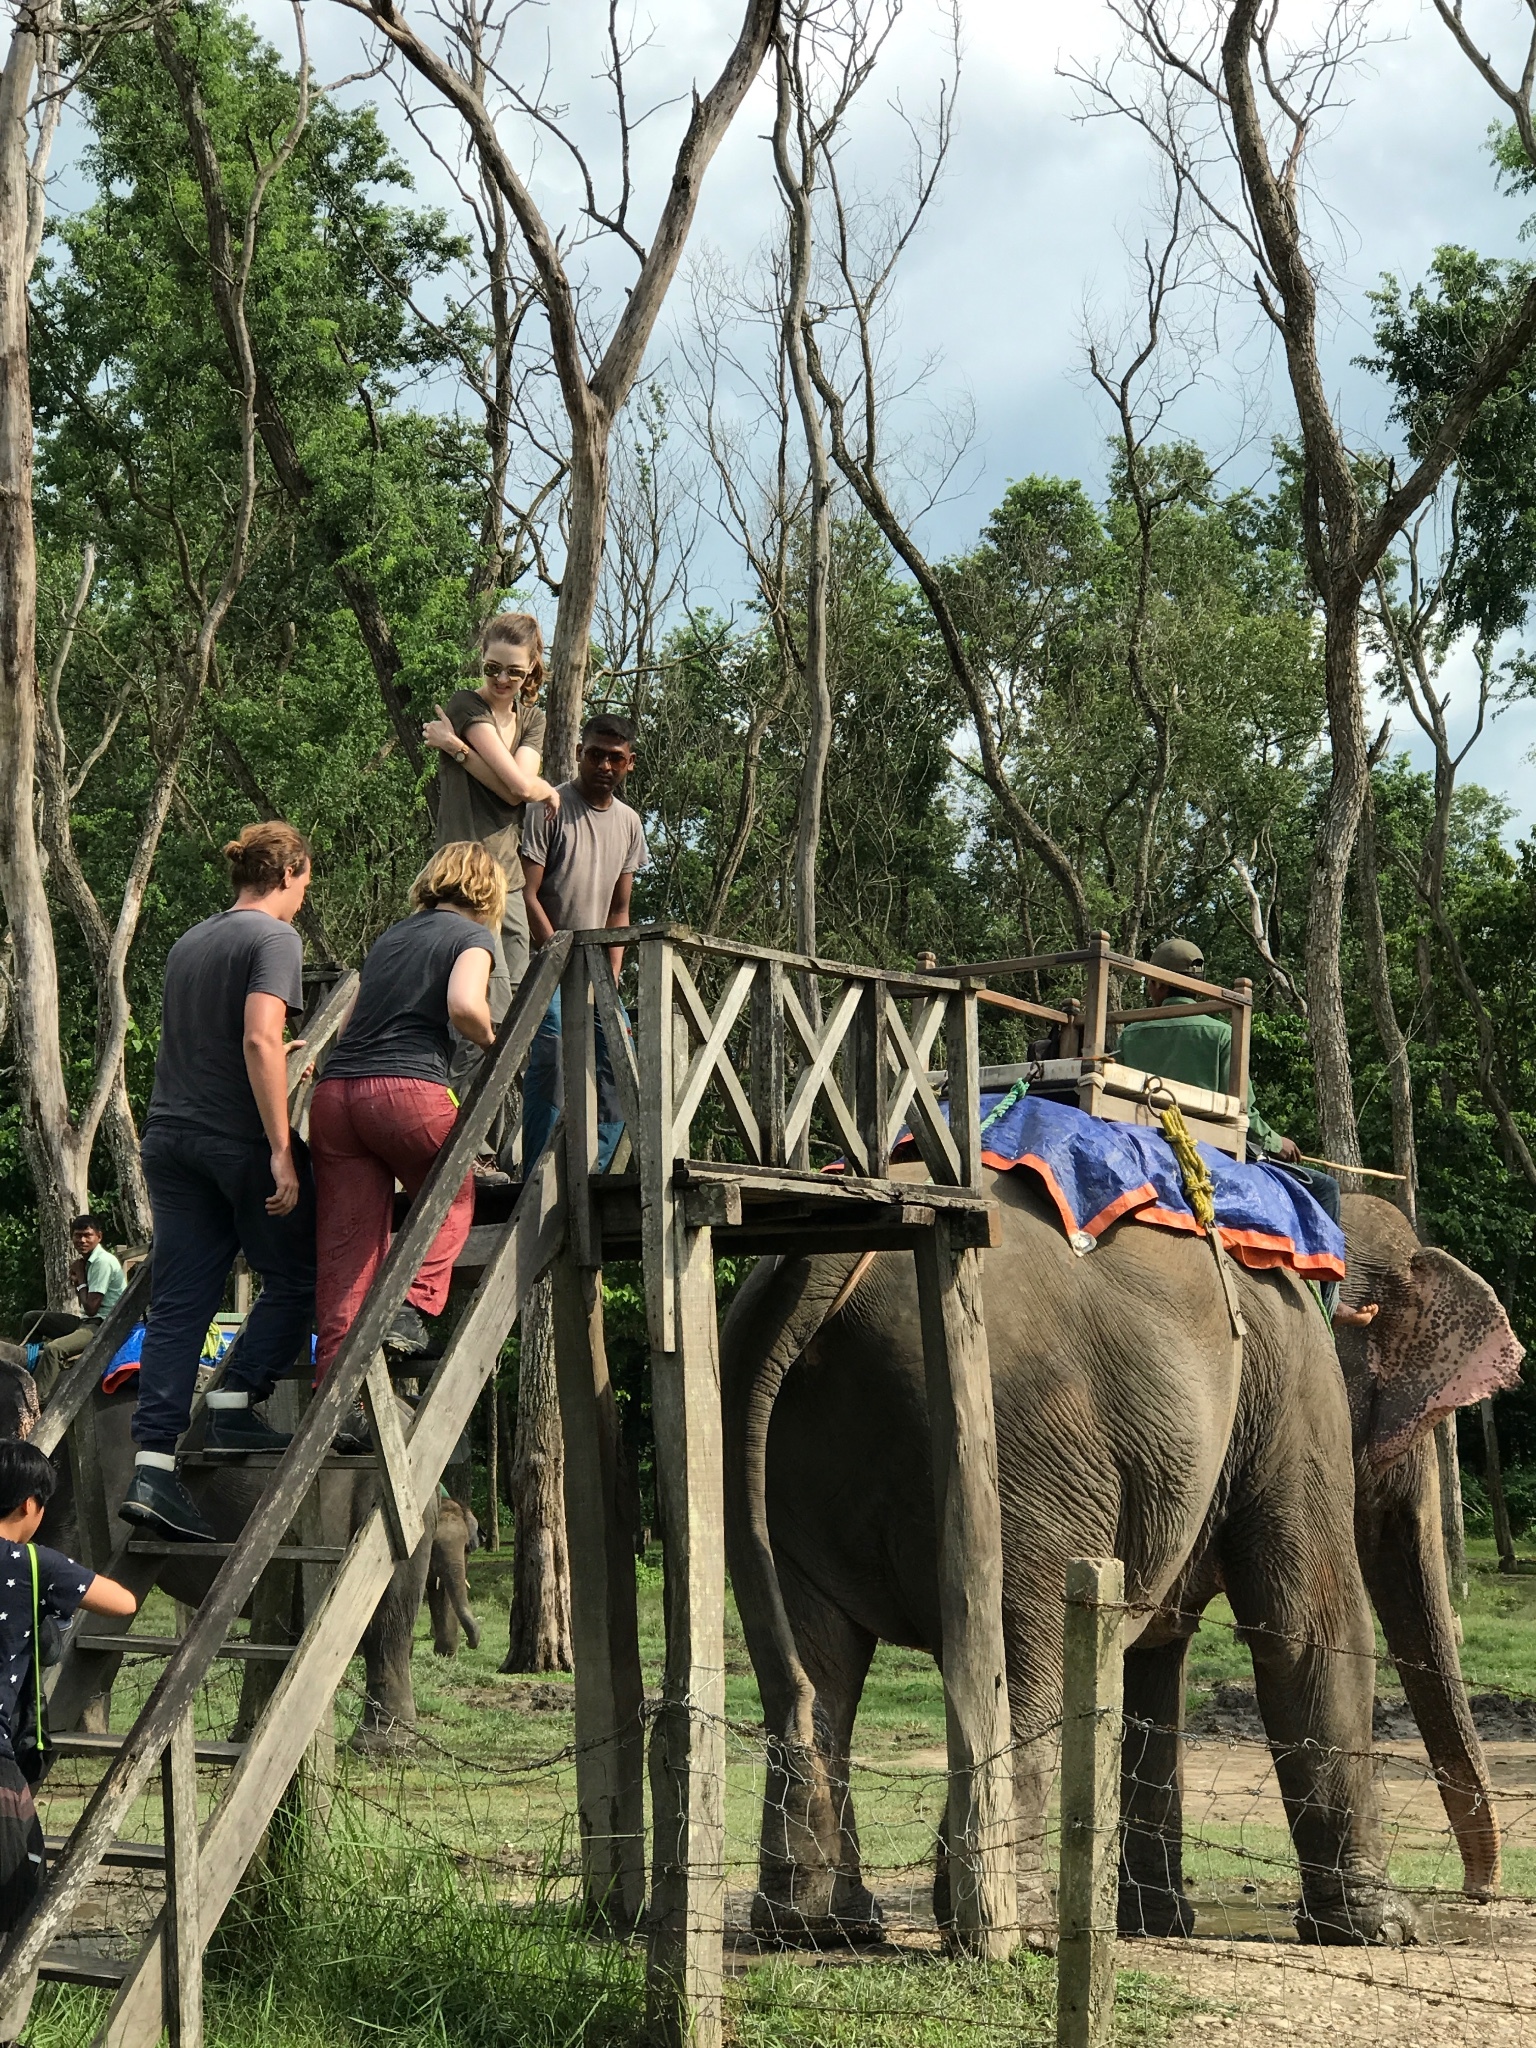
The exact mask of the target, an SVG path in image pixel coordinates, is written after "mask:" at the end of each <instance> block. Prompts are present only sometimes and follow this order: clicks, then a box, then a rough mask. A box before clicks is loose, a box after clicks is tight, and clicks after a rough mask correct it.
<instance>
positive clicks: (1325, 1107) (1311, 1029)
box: [1307, 591, 1370, 1166]
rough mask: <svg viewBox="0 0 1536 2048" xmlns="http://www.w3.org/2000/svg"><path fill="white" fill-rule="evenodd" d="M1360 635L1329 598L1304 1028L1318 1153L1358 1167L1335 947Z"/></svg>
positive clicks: (1351, 846) (1349, 611) (1346, 844)
mask: <svg viewBox="0 0 1536 2048" xmlns="http://www.w3.org/2000/svg"><path fill="white" fill-rule="evenodd" d="M1359 634H1360V599H1359V593H1358V591H1355V593H1354V595H1353V596H1352V597H1350V598H1349V599H1348V600H1347V601H1345V600H1344V599H1343V598H1342V597H1340V596H1338V595H1335V596H1334V597H1333V598H1332V599H1331V600H1330V602H1329V605H1328V616H1327V626H1326V635H1325V645H1324V664H1325V670H1326V676H1327V690H1328V730H1329V734H1330V737H1331V740H1332V746H1333V772H1332V775H1331V776H1330V778H1329V783H1328V793H1327V796H1326V797H1325V799H1324V803H1323V815H1322V818H1321V820H1320V822H1319V825H1318V833H1317V840H1316V844H1315V847H1314V850H1313V855H1312V878H1311V906H1312V907H1311V914H1310V916H1309V918H1308V920H1307V1030H1308V1035H1309V1036H1310V1038H1311V1041H1312V1071H1313V1078H1314V1081H1315V1084H1316V1088H1317V1109H1318V1118H1319V1121H1320V1123H1321V1125H1322V1140H1323V1150H1324V1152H1325V1153H1326V1154H1327V1156H1328V1157H1329V1158H1330V1159H1337V1160H1340V1161H1342V1162H1343V1164H1345V1165H1346V1166H1358V1165H1359V1164H1360V1132H1359V1127H1358V1125H1357V1124H1356V1121H1355V1100H1354V1088H1353V1083H1352V1080H1351V1073H1350V1061H1349V1033H1348V1029H1347V1026H1346V1023H1345V1017H1344V977H1343V973H1342V971H1341V967H1340V962H1339V946H1340V941H1341V939H1342V936H1343V931H1344V890H1345V885H1346V883H1347V882H1348V879H1349V870H1350V864H1351V861H1352V858H1353V855H1354V851H1355V839H1356V835H1357V833H1358V831H1359V828H1360V814H1361V812H1362V810H1363V809H1364V807H1365V801H1366V793H1367V790H1368V788H1369V781H1370V771H1369V768H1368V767H1367V754H1366V739H1365V720H1364V716H1363V712H1362V706H1361V700H1360V654H1359Z"/></svg>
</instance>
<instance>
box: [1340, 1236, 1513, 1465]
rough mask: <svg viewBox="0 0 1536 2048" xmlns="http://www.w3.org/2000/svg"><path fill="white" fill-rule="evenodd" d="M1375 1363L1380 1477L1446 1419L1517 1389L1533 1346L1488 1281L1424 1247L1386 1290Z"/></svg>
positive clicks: (1374, 1425) (1371, 1352) (1370, 1345)
mask: <svg viewBox="0 0 1536 2048" xmlns="http://www.w3.org/2000/svg"><path fill="white" fill-rule="evenodd" d="M1367 1356H1368V1359H1369V1362H1370V1369H1371V1374H1372V1377H1373V1378H1374V1380H1375V1383H1376V1387H1375V1393H1376V1398H1375V1401H1374V1404H1373V1406H1372V1410H1371V1425H1370V1434H1369V1438H1368V1443H1367V1450H1368V1454H1369V1457H1370V1461H1371V1463H1372V1465H1373V1466H1375V1467H1376V1469H1377V1470H1378V1471H1380V1469H1381V1468H1382V1467H1383V1466H1384V1465H1390V1464H1392V1463H1394V1462H1395V1460H1397V1459H1398V1458H1400V1457H1402V1455H1403V1453H1404V1452H1405V1451H1407V1450H1408V1449H1409V1448H1410V1447H1411V1446H1412V1445H1413V1444H1414V1443H1415V1442H1416V1441H1417V1439H1418V1438H1419V1437H1421V1436H1423V1435H1424V1434H1425V1433H1426V1432H1427V1431H1428V1430H1431V1429H1433V1427H1434V1426H1435V1424H1436V1423H1437V1422H1439V1421H1440V1420H1441V1418H1442V1417H1443V1416H1446V1415H1449V1414H1451V1413H1452V1412H1453V1410H1455V1409H1457V1408H1465V1407H1467V1406H1468V1405H1469V1404H1470V1403H1471V1402H1474V1401H1481V1400H1484V1399H1486V1398H1487V1397H1488V1396H1489V1395H1490V1394H1496V1393H1498V1392H1499V1391H1500V1390H1501V1389H1502V1388H1505V1387H1512V1386H1514V1385H1515V1384H1516V1383H1517V1382H1518V1380H1519V1378H1520V1361H1521V1359H1522V1358H1523V1357H1524V1356H1525V1346H1524V1345H1523V1344H1522V1343H1521V1342H1520V1340H1519V1338H1518V1337H1517V1336H1516V1335H1515V1333H1514V1331H1513V1330H1512V1329H1511V1328H1510V1325H1509V1318H1508V1316H1507V1315H1506V1314H1505V1313H1504V1305H1503V1303H1502V1302H1501V1301H1500V1300H1499V1297H1498V1296H1497V1295H1496V1294H1495V1293H1494V1291H1493V1289H1492V1288H1491V1287H1490V1286H1489V1285H1488V1283H1487V1281H1486V1280H1484V1279H1482V1278H1480V1277H1479V1275H1478V1274H1476V1273H1474V1272H1473V1271H1472V1270H1471V1269H1470V1267H1467V1266H1464V1265H1462V1263H1461V1261H1460V1260H1459V1259H1453V1258H1452V1257H1451V1255H1450V1253H1449V1252H1442V1251H1437V1250H1433V1249H1430V1248H1429V1247H1422V1248H1421V1249H1420V1250H1418V1251H1416V1252H1415V1253H1414V1255H1413V1258H1412V1260H1411V1262H1410V1264H1409V1267H1408V1271H1407V1274H1406V1275H1405V1276H1404V1284H1401V1285H1399V1286H1395V1287H1392V1288H1390V1289H1386V1290H1384V1299H1383V1301H1382V1304H1381V1314H1380V1315H1379V1316H1378V1317H1377V1319H1376V1321H1375V1322H1374V1323H1373V1324H1372V1325H1371V1330H1370V1336H1369V1339H1368V1342H1367Z"/></svg>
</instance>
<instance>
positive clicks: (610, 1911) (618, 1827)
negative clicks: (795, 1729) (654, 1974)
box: [552, 1249, 645, 1933]
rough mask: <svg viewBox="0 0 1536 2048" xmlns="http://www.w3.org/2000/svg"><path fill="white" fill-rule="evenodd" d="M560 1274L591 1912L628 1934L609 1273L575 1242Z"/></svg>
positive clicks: (634, 1857)
mask: <svg viewBox="0 0 1536 2048" xmlns="http://www.w3.org/2000/svg"><path fill="white" fill-rule="evenodd" d="M552 1278H553V1295H554V1312H555V1372H556V1377H557V1379H558V1382H559V1389H560V1421H561V1425H562V1427H563V1429H564V1432H565V1532H566V1541H567V1543H568V1545H569V1548H570V1560H571V1637H572V1648H573V1649H574V1651H575V1663H576V1801H577V1807H578V1811H579V1814H580V1821H581V1863H582V1881H583V1885H584V1888H585V1892H586V1904H587V1910H588V1912H589V1913H590V1914H591V1915H592V1917H593V1918H594V1919H596V1920H599V1921H601V1922H603V1923H604V1924H606V1925H608V1926H610V1927H612V1928H614V1929H615V1930H616V1931H620V1932H626V1933H627V1932H628V1931H629V1930H630V1929H632V1928H633V1927H635V1926H636V1925H637V1923H638V1922H639V1918H640V1913H641V1910H642V1908H643V1906H644V1904H645V1734H644V1723H643V1712H644V1705H645V1687H644V1682H643V1680H642V1678H641V1675H640V1641H639V1627H638V1623H637V1620H636V1614H635V1554H634V1545H633V1541H632V1538H631V1532H630V1529H629V1526H628V1520H627V1517H626V1516H625V1515H624V1513H623V1502H622V1499H621V1493H620V1483H621V1482H620V1474H621V1460H622V1457H623V1451H622V1448H621V1445H620V1441H619V1412H618V1406H617V1403H616V1402H615V1400H614V1394H613V1383H612V1381H611V1380H610V1379H609V1377H608V1353H607V1349H606V1347H605V1345H604V1341H603V1276H602V1274H601V1273H600V1272H598V1271H597V1270H596V1269H595V1268H593V1267H583V1266H582V1265H581V1264H580V1263H579V1261H578V1260H577V1258H576V1257H575V1256H574V1252H573V1251H572V1250H570V1249H568V1250H566V1251H565V1252H563V1253H562V1254H561V1256H560V1257H559V1258H558V1259H557V1260H556V1261H555V1266H554V1270H553V1275H552Z"/></svg>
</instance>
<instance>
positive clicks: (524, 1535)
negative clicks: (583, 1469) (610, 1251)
mask: <svg viewBox="0 0 1536 2048" xmlns="http://www.w3.org/2000/svg"><path fill="white" fill-rule="evenodd" d="M521 1328H522V1342H521V1346H520V1349H519V1357H520V1360H521V1363H520V1364H519V1367H518V1376H517V1428H516V1433H515V1435H514V1437H513V1442H512V1470H511V1473H510V1475H509V1477H510V1481H511V1490H512V1518H513V1520H512V1532H513V1533H512V1546H513V1547H512V1569H513V1585H512V1606H511V1612H510V1615H509V1617H508V1620H509V1627H508V1634H507V1654H506V1658H505V1660H504V1661H503V1663H502V1665H501V1669H502V1670H503V1671H569V1670H570V1668H571V1562H570V1558H569V1556H568V1554H567V1551H566V1542H565V1499H564V1485H565V1439H564V1438H563V1436H562V1435H561V1433H560V1403H559V1400H558V1398H557V1395H556V1387H555V1325H554V1309H553V1306H552V1303H551V1300H550V1283H549V1281H548V1279H547V1278H545V1279H543V1280H541V1281H540V1282H539V1283H538V1285H537V1286H536V1287H535V1288H534V1290H533V1292H532V1294H531V1295H530V1296H529V1297H528V1302H527V1306H526V1307H525V1309H524V1311H523V1319H522V1325H521Z"/></svg>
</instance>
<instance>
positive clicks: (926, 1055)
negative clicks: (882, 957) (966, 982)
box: [885, 996, 947, 1158]
mask: <svg viewBox="0 0 1536 2048" xmlns="http://www.w3.org/2000/svg"><path fill="white" fill-rule="evenodd" d="M886 1000H887V1005H888V1008H887V1011H886V1015H887V1017H892V1016H895V1014H896V1006H895V1003H894V1002H893V1001H892V1000H891V998H890V997H889V996H888V997H887V998H886ZM946 1008H947V1005H946V1003H945V999H944V997H943V996H919V997H918V999H917V1001H916V1002H915V1003H914V1004H913V1006H912V1030H911V1034H910V1039H909V1043H910V1046H911V1050H912V1052H913V1054H914V1055H915V1058H914V1059H911V1060H908V1059H906V1058H904V1056H903V1055H902V1053H901V1051H900V1050H899V1048H898V1046H897V1045H896V1044H893V1043H891V1042H890V1041H889V1040H888V1041H887V1044H886V1051H885V1057H886V1062H887V1064H888V1065H889V1066H890V1068H891V1070H892V1072H893V1073H894V1074H895V1075H896V1080H895V1082H894V1084H893V1086H892V1088H891V1092H890V1095H889V1097H888V1098H887V1101H886V1131H885V1151H886V1157H887V1158H889V1157H890V1154H891V1147H892V1146H893V1145H894V1144H895V1143H896V1138H897V1135H898V1133H899V1132H900V1130H901V1127H902V1125H903V1124H904V1123H905V1122H906V1121H907V1105H908V1103H909V1102H910V1101H911V1100H912V1097H913V1095H914V1094H915V1093H916V1092H917V1084H918V1082H919V1081H924V1082H926V1080H927V1077H928V1062H929V1059H930V1058H931V1057H932V1053H933V1041H934V1040H935V1039H936V1038H937V1037H938V1035H939V1030H940V1027H941V1026H942V1024H943V1022H944V1013H945V1009H946ZM897 1021H898V1022H899V1021H900V1020H899V1019H898V1020H897ZM893 1036H894V1034H893Z"/></svg>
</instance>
